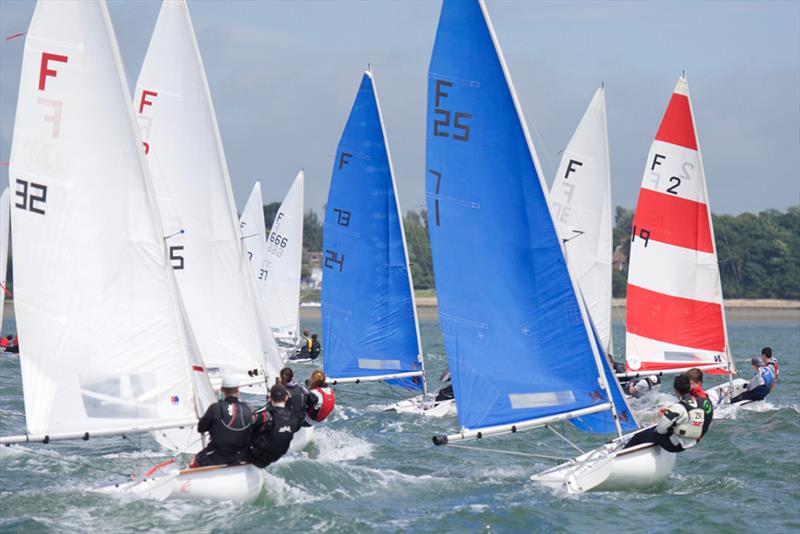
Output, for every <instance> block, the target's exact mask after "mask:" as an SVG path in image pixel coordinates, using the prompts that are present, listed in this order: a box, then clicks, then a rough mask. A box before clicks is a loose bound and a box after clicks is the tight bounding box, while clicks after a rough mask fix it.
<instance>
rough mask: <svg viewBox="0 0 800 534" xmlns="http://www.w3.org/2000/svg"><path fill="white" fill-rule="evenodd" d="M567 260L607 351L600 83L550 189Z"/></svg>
mask: <svg viewBox="0 0 800 534" xmlns="http://www.w3.org/2000/svg"><path fill="white" fill-rule="evenodd" d="M550 201H551V205H552V207H553V216H554V218H555V221H556V225H557V227H558V233H559V235H560V236H561V239H562V241H563V242H564V246H565V248H566V256H567V263H568V264H569V268H570V270H571V271H572V274H573V276H574V277H575V278H576V279H577V282H578V285H579V287H580V289H581V293H583V298H584V300H585V302H586V306H587V307H588V309H589V314H590V315H591V317H592V321H593V322H594V326H595V328H596V329H597V335H598V336H600V342H601V344H602V345H603V349H604V350H605V351H606V352H613V347H612V338H611V256H612V205H611V170H610V166H609V158H608V128H607V126H606V97H605V91H604V90H603V88H602V87H601V88H600V89H598V90H597V92H596V93H595V94H594V98H592V102H591V103H590V104H589V108H588V109H587V110H586V113H585V114H584V115H583V119H581V122H580V124H579V125H578V128H577V130H575V133H574V134H573V135H572V139H570V141H569V145H567V148H566V149H565V150H564V154H563V156H562V157H561V164H560V165H559V167H558V172H557V173H556V177H555V180H554V181H553V186H552V188H551V191H550Z"/></svg>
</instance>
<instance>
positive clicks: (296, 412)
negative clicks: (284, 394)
mask: <svg viewBox="0 0 800 534" xmlns="http://www.w3.org/2000/svg"><path fill="white" fill-rule="evenodd" d="M281 384H283V385H284V386H285V387H286V390H287V391H288V392H289V403H288V406H289V409H290V410H291V412H292V432H297V431H298V430H300V427H301V426H303V421H305V419H306V409H307V408H308V396H309V395H310V393H309V392H308V388H307V387H306V386H305V384H298V383H297V382H295V381H294V371H292V369H291V368H290V367H284V368H283V369H281Z"/></svg>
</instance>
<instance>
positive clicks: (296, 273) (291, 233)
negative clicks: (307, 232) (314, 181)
mask: <svg viewBox="0 0 800 534" xmlns="http://www.w3.org/2000/svg"><path fill="white" fill-rule="evenodd" d="M303 181H304V174H303V171H300V172H299V173H297V177H296V178H295V179H294V182H293V183H292V187H291V188H290V189H289V192H288V193H286V197H285V198H284V199H283V202H282V203H281V206H280V209H279V210H278V212H277V213H276V214H275V220H274V221H273V223H272V229H271V231H270V232H269V234H267V232H266V225H265V224H264V212H263V201H262V198H261V184H260V183H258V182H256V184H255V185H254V186H253V191H252V193H250V198H249V199H248V201H247V205H246V206H245V208H244V211H243V212H242V218H241V228H242V236H243V237H244V243H245V246H246V247H247V251H248V255H249V257H250V262H251V264H252V266H253V270H254V275H255V278H256V285H257V286H258V292H259V296H260V297H261V302H262V303H263V305H264V308H265V310H266V313H267V316H268V317H269V321H270V325H271V326H272V331H273V332H274V333H275V335H276V336H277V337H280V338H284V339H287V340H292V339H296V338H297V336H298V329H299V324H300V311H299V310H300V269H301V261H302V256H303Z"/></svg>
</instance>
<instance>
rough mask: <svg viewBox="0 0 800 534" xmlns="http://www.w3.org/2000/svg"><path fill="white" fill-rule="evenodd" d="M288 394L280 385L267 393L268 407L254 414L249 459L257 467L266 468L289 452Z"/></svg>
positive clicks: (290, 433) (290, 426)
mask: <svg viewBox="0 0 800 534" xmlns="http://www.w3.org/2000/svg"><path fill="white" fill-rule="evenodd" d="M288 400H289V392H288V391H287V390H286V387H284V386H283V385H282V384H275V385H274V386H272V389H270V391H269V406H268V407H267V408H266V409H265V410H263V411H259V412H256V413H255V414H254V418H253V424H254V426H255V429H254V433H253V440H252V446H251V448H250V459H251V461H252V462H253V465H255V466H257V467H266V466H268V465H269V464H271V463H273V462H275V461H277V460H278V459H279V458H280V457H281V456H283V455H284V454H286V451H288V450H289V445H291V443H292V436H293V435H294V433H293V432H292V410H291V409H290V408H288V407H287V406H286V403H287V402H288Z"/></svg>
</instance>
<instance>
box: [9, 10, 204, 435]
mask: <svg viewBox="0 0 800 534" xmlns="http://www.w3.org/2000/svg"><path fill="white" fill-rule="evenodd" d="M9 178H10V186H11V188H12V191H13V192H14V204H13V209H12V218H13V224H12V230H13V232H14V234H13V246H14V274H15V279H14V282H15V286H14V287H15V295H14V297H15V307H16V320H17V328H18V331H19V336H20V340H21V350H20V360H21V367H22V382H23V389H24V396H25V415H26V422H27V428H28V435H27V436H22V437H23V438H29V439H44V440H48V439H60V438H68V437H74V436H84V437H86V438H88V437H89V436H90V435H107V434H114V433H123V432H132V431H141V430H148V429H155V428H164V427H170V426H178V425H183V424H192V423H194V422H195V421H196V420H197V413H198V411H201V410H204V409H205V407H206V406H207V405H208V403H209V402H211V400H212V399H213V392H212V391H211V386H210V384H209V382H208V378H207V376H206V374H205V372H203V368H202V365H201V363H200V361H199V360H198V359H197V355H198V353H197V350H196V347H195V346H194V343H193V340H192V334H191V331H190V330H189V329H188V328H187V327H186V321H185V318H184V315H183V309H182V306H181V302H180V297H179V295H178V292H177V287H176V284H175V279H174V274H173V272H172V270H171V269H170V266H169V262H168V260H167V254H166V249H165V244H164V232H163V230H162V228H161V224H160V220H159V217H158V212H157V206H156V198H155V193H154V191H153V189H152V184H151V182H150V179H149V175H148V173H147V168H146V163H145V161H144V158H143V154H142V151H141V141H140V139H139V136H138V134H137V132H136V125H135V118H134V115H133V110H132V109H131V107H130V93H129V91H128V84H127V82H126V80H125V75H124V71H123V68H122V63H121V60H120V56H119V50H118V48H117V44H116V40H115V37H114V33H113V30H112V27H111V21H110V19H109V15H108V11H107V8H106V5H105V3H104V2H102V1H85V0H79V1H59V2H39V3H38V4H37V6H36V9H35V11H34V14H33V19H32V21H31V25H30V28H29V30H28V32H27V37H26V40H25V53H24V58H23V62H22V73H21V77H20V88H19V98H18V102H17V113H16V120H15V125H14V138H13V143H12V148H11V162H10V170H9ZM18 438H19V437H18V436H15V437H12V438H4V439H1V440H0V442H9V441H15V440H18Z"/></svg>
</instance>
